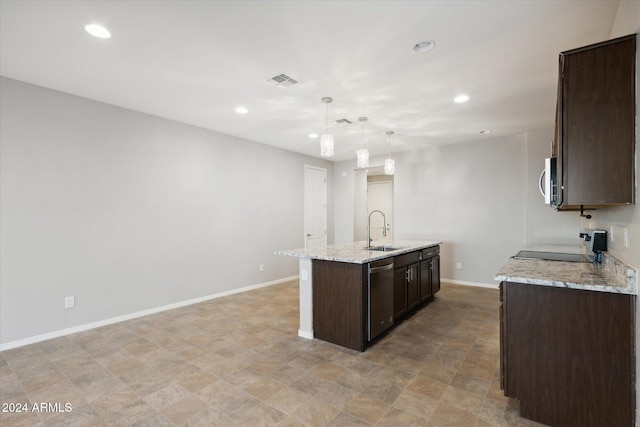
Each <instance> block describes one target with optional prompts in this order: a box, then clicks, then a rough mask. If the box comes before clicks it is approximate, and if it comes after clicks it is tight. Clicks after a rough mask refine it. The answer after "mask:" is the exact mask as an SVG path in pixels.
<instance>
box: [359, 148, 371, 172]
mask: <svg viewBox="0 0 640 427" xmlns="http://www.w3.org/2000/svg"><path fill="white" fill-rule="evenodd" d="M356 155H357V156H358V167H359V168H366V167H367V166H369V150H367V149H366V148H361V149H359V150H356Z"/></svg>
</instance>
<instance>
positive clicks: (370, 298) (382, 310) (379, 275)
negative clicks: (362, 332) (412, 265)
mask: <svg viewBox="0 0 640 427" xmlns="http://www.w3.org/2000/svg"><path fill="white" fill-rule="evenodd" d="M368 270H369V275H368V280H367V341H371V340H372V339H374V338H375V337H377V336H378V335H380V333H382V332H383V331H385V330H386V329H387V328H388V327H389V326H391V325H393V258H387V259H383V260H380V261H374V262H371V263H369V267H368Z"/></svg>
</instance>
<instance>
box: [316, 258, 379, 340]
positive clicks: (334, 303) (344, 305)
mask: <svg viewBox="0 0 640 427" xmlns="http://www.w3.org/2000/svg"><path fill="white" fill-rule="evenodd" d="M366 268H367V264H351V263H346V262H335V261H324V260H313V267H312V274H313V335H314V336H315V337H316V338H318V339H321V340H324V341H328V342H332V343H334V344H338V345H341V346H343V347H348V348H351V349H354V350H358V351H364V349H365V347H366V335H365V334H366V317H365V316H366V302H367V301H366V275H367V270H366Z"/></svg>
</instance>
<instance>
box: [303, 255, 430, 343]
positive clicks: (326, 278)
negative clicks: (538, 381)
mask: <svg viewBox="0 0 640 427" xmlns="http://www.w3.org/2000/svg"><path fill="white" fill-rule="evenodd" d="M439 253H440V247H439V246H434V247H431V248H427V249H424V250H421V251H420V250H418V251H414V252H409V253H406V254H402V255H398V256H395V257H393V267H392V266H391V257H387V258H383V259H382V260H380V261H373V262H371V263H370V264H356V263H348V262H337V261H325V260H318V259H314V260H313V264H312V276H313V277H312V280H313V334H314V337H315V338H318V339H321V340H324V341H328V342H332V343H334V344H338V345H341V346H343V347H348V348H351V349H354V350H358V351H364V350H365V349H366V347H367V345H368V342H369V341H370V340H374V339H375V336H376V335H377V334H379V333H381V332H382V331H383V330H386V329H387V328H388V327H389V326H390V325H391V324H392V323H393V321H395V320H396V319H398V318H400V317H402V316H405V315H406V314H408V313H410V312H411V310H413V309H414V308H416V307H417V306H418V305H420V304H421V303H422V302H424V301H426V300H427V299H430V298H431V297H432V296H433V295H434V293H435V292H437V291H438V290H439V289H440V257H439V256H438V254H439ZM425 254H428V256H429V258H428V259H423V257H424V256H425ZM369 267H372V268H371V269H370V268H369ZM377 268H383V269H384V276H385V277H384V278H383V280H376V281H375V282H376V283H375V284H374V283H373V282H374V280H372V279H371V274H373V272H374V269H377ZM391 268H393V283H391ZM387 269H388V271H387ZM425 280H426V282H427V283H428V285H424V284H423V282H424V281H425ZM386 283H388V288H385V286H386ZM374 285H375V286H374ZM373 287H375V288H376V290H375V294H376V296H375V299H376V301H373V299H372V297H373V296H374V295H373V293H374V291H373ZM391 287H393V289H391ZM381 288H383V289H381ZM424 292H428V296H425V295H424V294H423V293H424ZM391 299H393V301H391ZM386 303H389V305H391V303H392V305H393V315H392V316H391V315H390V313H389V312H390V311H391V307H389V306H388V305H387V304H386ZM380 305H384V313H385V314H384V317H375V316H373V314H372V311H375V314H376V316H377V315H378V314H379V311H378V309H379V308H380V307H379V306H380ZM374 306H375V307H374ZM374 317H375V319H374V320H376V321H377V322H378V325H380V322H381V321H382V320H384V321H385V323H386V321H387V319H388V318H389V317H391V318H390V319H389V320H388V322H389V323H388V324H386V325H384V326H383V327H381V328H380V330H377V329H376V330H375V331H373V329H375V328H372V326H371V324H370V322H371V320H372V319H373V318H374ZM372 331H373V332H375V333H372ZM369 338H370V339H369Z"/></svg>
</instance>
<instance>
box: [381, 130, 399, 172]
mask: <svg viewBox="0 0 640 427" xmlns="http://www.w3.org/2000/svg"><path fill="white" fill-rule="evenodd" d="M391 135H393V131H392V130H390V131H387V136H388V137H389V158H388V159H385V160H384V173H385V175H393V174H394V172H395V171H396V161H395V160H393V159H392V158H391Z"/></svg>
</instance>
